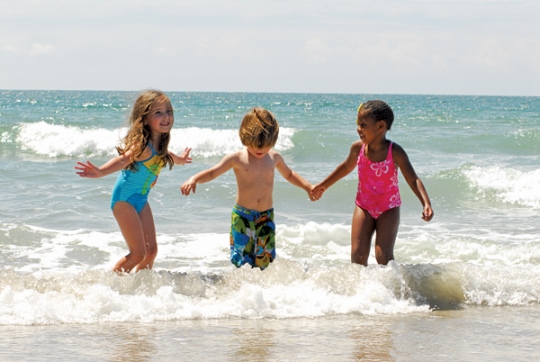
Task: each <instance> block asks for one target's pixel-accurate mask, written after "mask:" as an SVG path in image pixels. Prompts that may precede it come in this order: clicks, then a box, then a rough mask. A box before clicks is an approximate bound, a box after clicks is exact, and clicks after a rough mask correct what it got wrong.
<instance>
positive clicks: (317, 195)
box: [310, 185, 326, 201]
mask: <svg viewBox="0 0 540 362" xmlns="http://www.w3.org/2000/svg"><path fill="white" fill-rule="evenodd" d="M325 191H326V187H323V186H321V185H315V186H313V189H311V197H310V199H311V201H318V200H320V199H321V197H322V195H323V193H324V192H325Z"/></svg>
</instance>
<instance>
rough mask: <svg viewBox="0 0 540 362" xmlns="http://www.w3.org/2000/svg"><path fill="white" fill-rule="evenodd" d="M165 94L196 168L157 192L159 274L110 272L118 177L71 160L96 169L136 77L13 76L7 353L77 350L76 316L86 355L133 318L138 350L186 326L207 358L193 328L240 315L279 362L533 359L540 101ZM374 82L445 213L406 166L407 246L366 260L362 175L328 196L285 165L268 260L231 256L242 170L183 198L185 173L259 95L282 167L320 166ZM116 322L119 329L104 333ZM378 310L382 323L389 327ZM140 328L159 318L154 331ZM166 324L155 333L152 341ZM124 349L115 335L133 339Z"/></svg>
mask: <svg viewBox="0 0 540 362" xmlns="http://www.w3.org/2000/svg"><path fill="white" fill-rule="evenodd" d="M168 95H169V96H170V98H171V100H172V103H173V106H174V108H175V125H174V129H173V132H172V141H171V144H170V148H171V150H173V151H177V152H179V151H181V150H183V149H184V147H188V146H189V147H192V148H193V151H192V157H193V164H191V165H186V166H183V167H178V166H177V167H174V168H173V170H172V171H168V170H164V171H162V173H161V175H160V178H159V181H158V183H157V185H156V187H155V188H154V189H153V190H152V192H151V195H150V204H151V206H152V209H153V213H154V219H155V223H156V228H157V233H158V244H159V254H158V257H157V259H156V263H155V265H154V267H155V268H154V270H153V271H151V272H147V271H145V272H141V273H138V274H131V275H128V276H118V275H116V274H114V273H111V272H110V269H111V268H112V266H113V265H114V263H115V262H116V261H117V260H118V259H119V258H120V256H122V255H124V254H125V253H126V246H125V242H124V241H123V238H122V236H121V234H120V232H119V230H118V227H117V225H116V222H115V220H114V219H113V217H112V214H111V212H110V208H109V202H110V194H111V189H112V186H113V184H114V181H115V177H116V175H111V176H108V177H105V178H103V179H97V180H91V179H82V178H79V177H78V176H77V175H76V174H75V172H74V171H75V170H74V169H73V167H74V165H75V162H76V161H78V160H86V159H89V160H91V161H92V162H93V163H95V164H98V165H99V164H102V163H104V162H106V161H107V160H108V159H110V158H111V157H112V156H114V154H115V150H114V146H115V145H116V144H117V142H118V140H119V139H120V138H121V136H122V135H123V133H124V132H125V127H124V125H125V121H126V119H127V116H128V114H129V110H130V105H131V104H132V102H133V101H134V99H135V98H136V96H137V93H133V92H90V91H84V92H82V91H81V92H61V91H0V159H1V164H2V177H1V178H0V200H1V207H0V326H1V327H2V328H0V333H4V334H5V335H6V338H8V339H9V338H14V340H13V341H15V340H18V341H20V342H21V343H22V344H20V345H19V347H20V348H19V347H18V348H15V349H12V350H11V352H12V353H13V355H14V356H17V357H20V358H23V356H24V355H25V351H27V350H29V351H32V350H33V349H34V352H39V351H40V350H41V349H40V348H41V347H39V346H41V345H42V344H43V343H42V341H41V342H40V341H38V344H37V346H38V347H36V344H35V343H36V338H37V337H34V336H35V335H36V336H37V335H41V336H44V337H43V338H45V340H46V344H47V345H48V346H49V344H51V343H52V347H51V348H52V350H54V349H55V348H56V349H58V350H59V352H58V353H52V352H51V354H50V355H49V357H55V356H56V357H57V358H61V357H62V356H65V353H66V352H65V351H66V350H65V349H64V347H63V346H64V345H63V343H64V342H62V341H64V340H65V339H64V338H63V337H62V335H63V334H64V333H67V334H71V332H70V331H71V328H73V327H71V326H77V325H81V324H83V325H85V328H84V331H82V332H81V334H80V336H79V337H80V338H79V337H77V338H74V339H72V341H73V343H75V344H76V345H77V346H76V347H73V351H74V353H75V354H76V355H79V357H82V356H84V355H86V356H87V357H88V358H89V359H93V358H94V357H96V355H95V353H96V352H95V350H94V349H92V347H91V346H84V343H83V342H82V340H87V338H86V337H85V335H89V336H91V337H90V338H91V340H92V343H93V345H94V346H95V345H97V346H101V345H104V344H106V341H107V340H109V339H110V338H111V337H110V335H109V334H108V333H109V332H110V331H112V332H111V333H112V334H113V335H118V336H120V338H123V339H124V338H125V339H126V343H127V341H128V340H129V338H131V337H132V336H133V334H132V333H130V332H129V331H128V330H132V329H133V328H135V330H136V333H135V336H136V338H138V339H139V340H145V343H146V344H145V345H148V346H150V347H148V348H150V350H149V351H142V353H143V354H148V355H149V356H151V355H154V354H155V355H157V356H159V355H160V354H161V356H162V357H163V358H164V359H163V360H167V358H165V356H166V355H168V354H167V353H169V352H171V351H173V350H175V348H176V345H177V344H178V343H179V341H180V343H183V342H182V341H184V342H185V341H189V343H187V342H186V343H187V345H185V346H184V350H189V353H188V355H189V356H197V351H199V350H200V349H206V348H208V346H207V344H205V342H204V339H197V338H196V336H197V335H208V333H213V334H212V340H214V341H222V340H223V341H228V340H229V339H228V336H229V334H230V333H236V332H237V331H238V330H242V329H246V330H248V331H252V332H253V333H256V331H261V330H262V332H261V333H262V334H261V336H263V337H264V338H269V340H273V341H274V342H271V343H270V342H269V343H270V344H267V345H266V348H262V349H261V350H260V351H262V352H261V353H269V355H272V356H274V357H271V360H283V359H282V358H280V357H278V356H283V354H282V353H284V352H283V351H285V350H286V351H289V352H291V353H292V355H293V356H296V357H295V358H293V359H302V358H306V359H311V360H316V359H317V356H319V357H320V356H326V357H327V358H325V360H358V359H359V358H360V359H361V357H359V356H369V355H372V356H374V357H373V358H376V357H377V358H379V359H382V360H411V359H414V360H432V359H433V358H439V359H442V360H445V359H446V357H448V358H450V357H451V356H452V355H454V356H455V355H457V356H461V357H460V358H463V360H478V361H482V360H486V358H487V359H490V360H495V359H496V358H495V357H494V356H497V355H498V356H502V357H501V358H502V359H501V360H507V359H506V357H507V356H509V355H510V356H514V357H515V360H525V359H526V358H528V357H527V356H532V355H531V353H532V352H531V350H529V349H528V348H527V347H526V344H527V343H525V342H524V341H534V340H537V338H538V336H539V334H538V333H539V332H538V328H537V325H538V324H537V319H538V317H537V315H538V313H537V310H538V304H539V301H540V278H539V275H540V247H539V246H538V245H539V244H538V241H539V240H540V226H539V225H540V223H539V222H538V220H539V215H540V167H539V165H540V142H539V141H540V98H538V97H473V96H430V95H364V94H359V95H353V94H278V93H276V94H256V93H181V92H170V93H168ZM376 98H380V99H384V100H385V101H387V102H388V103H389V104H390V105H391V106H392V108H393V109H394V113H395V115H396V119H395V122H394V125H393V127H392V130H391V131H390V132H389V133H388V138H390V139H392V140H393V141H395V142H397V143H399V144H400V145H401V146H402V147H403V148H404V149H405V150H406V151H407V153H408V155H409V157H410V159H411V162H412V164H413V166H414V167H415V169H416V171H417V173H418V174H419V175H420V177H421V178H422V180H423V182H424V184H425V185H426V188H427V190H428V193H429V195H430V197H431V200H432V204H433V208H434V211H435V218H434V219H433V220H432V221H431V222H429V223H426V222H424V221H423V220H421V218H420V216H421V211H422V208H421V205H420V203H419V201H418V200H417V199H416V197H415V196H414V194H413V193H412V192H411V191H410V190H409V188H408V186H407V184H406V183H405V182H404V180H403V178H400V189H401V194H402V199H403V206H402V208H401V225H400V231H399V234H398V238H397V242H396V248H395V257H396V262H395V263H391V264H390V265H389V266H388V267H380V266H378V265H376V263H375V259H374V257H373V255H372V256H371V258H370V260H369V262H370V265H369V266H368V267H367V268H364V267H361V266H358V265H352V264H351V263H350V239H349V237H350V236H349V234H350V219H351V215H352V211H353V209H354V197H355V192H356V187H357V179H356V177H357V176H356V174H355V172H352V173H351V174H350V175H348V176H347V177H345V178H344V179H342V180H341V181H340V182H338V183H337V184H335V185H334V186H333V187H332V188H331V189H330V190H329V191H327V192H326V193H325V195H324V197H323V199H322V200H320V201H318V202H317V203H312V202H310V201H309V200H308V198H307V195H306V194H305V192H304V191H303V190H301V189H298V188H296V187H294V186H292V185H290V184H289V183H287V182H286V181H285V180H283V178H281V176H280V175H279V174H276V183H275V192H274V201H275V205H274V206H275V210H276V223H277V226H278V230H277V254H278V258H277V259H276V261H275V262H274V263H273V264H272V265H271V267H270V268H268V269H267V270H265V271H264V272H261V271H260V270H258V269H253V270H252V269H249V268H247V267H246V268H241V269H236V268H234V267H233V266H232V265H231V264H230V263H229V261H228V231H229V218H230V211H231V207H232V205H233V203H234V197H235V192H236V184H235V180H234V176H233V174H232V172H229V173H227V174H225V175H223V176H221V177H220V178H218V179H217V180H215V181H213V182H211V183H208V184H204V185H200V186H199V187H198V189H197V193H196V194H195V195H191V196H189V197H187V198H186V197H183V196H182V195H181V193H180V190H179V188H180V185H181V184H182V183H183V182H184V181H185V180H186V179H187V178H188V177H189V176H191V175H193V174H195V173H196V172H198V171H200V170H203V169H205V168H207V167H209V166H210V165H213V164H215V163H216V162H218V161H219V160H220V159H221V157H223V156H224V155H226V154H228V153H230V152H233V151H235V150H237V149H239V148H240V147H241V144H240V142H239V140H238V135H237V130H238V126H239V123H240V121H241V119H242V117H243V115H244V114H245V113H246V112H247V111H248V110H249V109H250V108H251V107H253V106H263V107H266V108H268V109H270V110H271V111H272V112H273V113H274V114H275V115H276V118H277V119H278V121H279V123H280V127H281V130H280V139H279V141H278V144H277V145H276V150H278V151H279V152H280V153H281V154H282V155H283V156H284V157H285V160H286V162H287V163H288V165H289V166H290V167H291V168H293V169H294V170H296V171H297V172H298V173H300V174H301V175H302V176H304V177H305V178H306V179H308V180H309V181H311V182H313V183H315V182H318V181H320V180H322V179H323V178H324V177H326V176H327V175H328V174H329V173H330V172H331V171H332V170H333V169H334V168H335V167H336V166H337V165H338V164H339V163H340V162H341V161H343V159H344V158H345V156H346V155H347V153H348V150H349V147H350V144H351V143H352V142H353V141H355V140H356V139H357V137H358V136H357V134H356V132H355V128H356V127H355V116H356V114H355V110H356V108H357V106H358V104H359V103H360V102H362V101H365V100H367V99H376ZM500 308H504V309H503V310H504V311H505V312H502V311H501V309H500ZM441 313H442V314H441ZM445 313H450V314H445ZM505 316H507V317H505ZM517 317H519V318H520V320H521V321H522V322H523V327H522V333H521V335H520V333H519V332H518V331H517V330H516V329H515V328H514V327H511V328H510V327H509V326H511V325H513V323H514V321H513V318H517ZM486 320H489V322H485V321H486ZM211 321H215V322H211ZM261 321H262V322H261ZM264 321H267V323H264ZM279 321H286V322H283V323H284V324H282V323H279ZM351 321H352V322H351ZM433 321H436V322H435V323H434V322H433ZM482 321H484V322H482ZM387 322H388V323H389V324H388V325H387ZM104 323H105V324H106V325H109V326H110V327H111V328H112V329H108V328H109V327H107V328H106V329H107V331H106V332H103V328H104V327H103V325H104ZM125 323H136V324H133V326H134V327H133V328H132V327H127V326H130V324H125ZM139 323H140V324H139ZM161 323H165V324H161ZM336 323H337V326H338V327H335V328H334V329H336V328H337V330H339V331H342V332H343V333H344V334H345V336H346V337H345V339H343V341H342V345H341V347H340V348H342V349H341V350H340V351H341V352H337V350H335V349H334V348H332V346H331V345H327V344H325V342H324V341H333V340H334V339H333V338H334V336H333V332H332V331H333V330H334V329H333V328H331V327H329V326H331V325H334V326H336ZM265 325H266V326H270V327H268V328H266V329H265V328H264V327H263V326H265ZM279 325H281V326H282V327H279ZM358 325H360V326H362V325H368V326H371V327H370V328H372V329H373V331H372V332H373V333H375V332H374V331H378V332H377V333H382V334H381V335H382V336H384V338H386V339H387V340H388V343H389V345H390V346H393V347H391V348H390V347H389V348H388V349H387V350H384V351H382V352H380V351H379V350H378V349H377V348H375V347H374V346H373V345H371V344H370V345H366V344H365V343H364V342H362V343H360V342H359V339H358V338H357V336H358V335H359V333H360V331H359V330H358V328H357V327H356V326H358ZM382 325H387V327H385V328H384V329H383V330H382V331H381V330H380V326H382ZM26 326H32V327H31V328H37V327H39V328H41V329H39V330H36V329H27V328H29V327H26ZM146 326H152V328H150V331H149V332H144V333H143V332H142V331H143V330H144V331H146V330H147V329H146ZM186 326H187V328H188V330H189V331H190V332H189V335H186V334H185V331H184V330H185V328H186ZM216 326H217V327H219V328H218V329H217V330H215V329H214V327H216ZM373 326H375V327H373ZM377 326H379V327H377ZM76 328H78V327H76ZM126 328H127V329H126ZM306 328H308V329H307V330H306ZM396 328H397V329H396ZM444 328H452V329H453V330H454V329H455V330H458V331H460V333H462V334H463V333H464V334H467V333H469V332H468V331H469V330H479V331H482V332H481V333H482V334H483V338H484V342H485V341H489V340H500V339H501V338H502V339H503V340H505V341H508V344H507V345H514V346H521V347H519V350H512V349H508V348H507V346H505V344H504V343H495V344H494V345H493V346H490V347H489V348H487V345H486V344H485V343H484V344H483V345H482V347H481V348H477V346H476V345H475V344H474V343H472V342H471V343H469V344H465V345H464V344H463V342H459V340H456V339H453V338H450V337H449V336H446V335H445V334H444V333H443V330H442V329H444ZM411 329H412V330H415V331H419V330H420V331H422V330H425V331H426V333H427V334H429V335H437V336H438V337H437V341H432V343H435V344H437V345H438V347H437V348H438V349H437V351H442V352H440V353H439V352H437V353H435V351H434V350H433V351H431V353H423V350H422V349H418V348H417V345H418V344H419V343H420V344H421V343H423V341H424V338H425V335H423V334H422V333H420V332H418V333H416V334H407V335H408V336H409V337H408V338H407V339H403V338H402V337H400V336H402V334H401V332H399V331H407V330H411ZM489 330H492V331H493V335H489ZM115 331H117V332H115ZM152 331H154V332H152ZM505 331H506V332H505ZM36 333H37V334H36ZM145 333H147V334H145ZM152 333H157V334H158V335H160V336H161V337H160V338H161V341H160V342H157V340H156V341H154V339H153V338H154V336H153V334H152ZM249 333H251V332H249ZM242 335H243V334H242ZM9 336H12V337H9ZM290 336H296V337H297V338H298V340H303V339H304V337H305V338H307V339H310V341H311V342H312V343H315V345H314V344H310V343H309V342H306V344H304V345H303V344H302V343H300V342H298V343H295V344H294V346H292V345H290V343H289V342H286V341H288V340H289V338H290ZM239 338H240V337H239ZM470 338H471V340H472V338H473V337H472V336H470ZM2 339H4V338H2ZM79 340H80V341H79ZM293 340H294V338H293ZM77 341H79V342H77ZM152 341H154V342H152ZM130 343H131V342H130ZM231 343H233V342H231ZM272 343H273V344H272ZM287 343H288V344H287ZM332 343H334V342H332ZM359 343H360V344H359ZM366 343H367V342H366ZM184 344H185V343H184ZM15 345H17V344H15ZM128 345H129V346H131V344H129V343H127V344H126V345H123V344H119V346H123V347H122V348H121V349H122V350H124V349H129V348H130V347H129V346H128ZM188 345H189V347H190V348H191V349H189V348H188V347H187V346H188ZM32 346H34V347H32ZM222 346H223V348H224V350H223V351H221V352H220V351H219V349H218V350H217V351H215V352H216V353H217V354H219V353H224V356H225V357H226V358H225V359H226V360H235V359H236V357H237V356H240V355H242V354H241V353H239V352H238V350H236V345H233V344H230V345H228V344H227V343H225V344H223V345H222ZM295 346H296V347H295ZM302 346H310V348H311V349H310V350H311V352H306V350H303V349H302V348H303V347H302ZM359 346H360V347H359ZM124 347H125V348H124ZM32 348H33V349H32ZM36 348H37V349H36ZM359 348H360V349H362V351H363V349H367V352H365V351H363V352H362V351H359ZM245 351H246V350H244V352H245ZM249 351H251V352H249ZM249 351H248V352H249V353H248V354H247V355H244V357H246V356H248V357H249V358H256V357H257V356H258V354H257V353H258V351H259V350H258V349H254V350H249ZM138 352H141V351H138V350H132V351H131V352H130V353H131V354H132V355H134V356H139V355H138ZM5 353H8V355H9V352H5ZM130 353H128V354H130ZM365 353H368V354H365ZM370 353H371V354H370ZM380 353H382V354H380ZM106 355H107V354H106V352H103V353H101V354H100V353H98V356H99V357H102V358H103V359H106V358H105V356H106ZM43 356H44V357H43V358H44V359H41V360H46V359H47V356H46V355H43ZM89 356H90V357H89ZM170 356H174V353H172V354H171V355H170ZM235 356H236V357H235ZM347 356H348V357H347ZM426 356H429V357H426ZM504 356H506V357H504ZM171 358H172V357H171ZM246 358H247V357H246ZM23 359H24V358H23ZM143 359H144V358H143ZM150 359H151V358H150V357H149V358H148V360H150ZM36 360H40V359H36ZM145 360H146V359H145ZM209 360H212V359H211V358H209ZM216 360H217V359H216Z"/></svg>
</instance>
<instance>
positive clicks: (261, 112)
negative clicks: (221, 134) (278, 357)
mask: <svg viewBox="0 0 540 362" xmlns="http://www.w3.org/2000/svg"><path fill="white" fill-rule="evenodd" d="M238 134H239V135H240V141H242V144H243V145H244V146H249V147H253V148H265V147H273V146H274V145H275V144H276V142H277V139H278V135H279V124H278V122H277V120H276V118H275V117H274V115H273V114H272V113H271V112H270V111H267V110H266V109H264V108H261V107H255V108H253V109H252V110H251V111H249V112H248V113H247V114H246V115H245V116H244V119H243V120H242V123H241V124H240V130H239V131H238Z"/></svg>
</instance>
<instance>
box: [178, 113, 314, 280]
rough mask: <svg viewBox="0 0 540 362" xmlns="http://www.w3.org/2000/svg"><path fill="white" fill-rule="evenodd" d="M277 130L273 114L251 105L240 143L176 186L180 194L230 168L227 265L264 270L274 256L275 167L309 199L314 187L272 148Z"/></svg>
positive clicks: (240, 132) (241, 128) (241, 131)
mask: <svg viewBox="0 0 540 362" xmlns="http://www.w3.org/2000/svg"><path fill="white" fill-rule="evenodd" d="M278 134H279V125H278V122H277V121H276V119H275V117H274V115H273V114H272V113H270V112H269V111H267V110H266V109H264V108H253V109H252V110H251V111H250V112H248V113H247V114H246V115H245V116H244V119H243V120H242V124H241V125H240V130H239V135H240V140H241V141H242V144H243V145H244V146H245V148H243V149H242V150H240V151H238V152H234V153H231V154H229V155H227V156H225V157H223V159H222V160H221V161H220V162H219V163H218V164H216V165H215V166H213V167H211V168H209V169H207V170H204V171H201V172H199V173H198V174H196V175H195V176H192V177H191V178H190V179H189V180H187V181H186V182H184V184H183V185H182V187H181V191H182V194H183V195H186V196H187V195H189V194H190V192H191V191H193V193H195V189H196V187H197V184H201V183H205V182H209V181H212V180H213V179H215V178H217V177H219V176H220V175H222V174H223V173H225V172H226V171H228V170H230V169H231V168H232V169H233V170H234V175H235V177H236V183H237V189H238V192H237V194H236V203H235V205H234V206H233V209H232V215H231V233H230V247H231V263H233V264H234V265H236V266H237V267H241V266H242V265H244V264H246V263H248V264H250V265H251V266H252V267H258V268H260V269H265V268H266V267H267V266H268V265H269V264H270V263H271V262H272V261H273V260H274V258H275V257H276V250H275V229H276V227H275V224H274V209H273V204H274V202H273V198H272V193H273V190H274V169H277V170H278V171H279V173H280V174H281V175H282V176H283V177H284V178H285V179H286V180H287V181H288V182H290V183H291V184H293V185H295V186H298V187H300V188H302V189H304V190H305V191H306V192H307V194H308V196H309V198H310V199H311V200H312V201H314V200H315V199H314V196H313V195H312V194H311V191H312V189H313V186H312V185H311V183H309V182H308V181H306V180H305V179H304V178H303V177H302V176H300V175H299V174H297V173H296V172H294V171H293V170H291V169H290V168H289V167H288V166H287V164H286V163H285V161H284V160H283V157H281V155H280V154H279V153H278V152H276V151H275V150H272V147H273V146H274V145H275V144H276V142H277V139H278Z"/></svg>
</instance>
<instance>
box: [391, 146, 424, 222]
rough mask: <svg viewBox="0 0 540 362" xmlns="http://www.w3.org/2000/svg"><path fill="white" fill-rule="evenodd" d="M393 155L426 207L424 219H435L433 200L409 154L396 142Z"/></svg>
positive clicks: (408, 182) (406, 179) (412, 188)
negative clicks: (415, 169) (430, 198)
mask: <svg viewBox="0 0 540 362" xmlns="http://www.w3.org/2000/svg"><path fill="white" fill-rule="evenodd" d="M392 156H393V157H394V161H395V162H396V164H397V165H398V167H399V169H400V170H401V173H402V174H403V177H404V178H405V181H407V184H409V187H410V188H411V190H412V191H413V192H414V194H415V195H416V197H418V199H419V200H420V202H421V203H422V206H423V207H424V210H423V211H422V219H424V220H425V221H429V220H431V219H433V215H434V213H433V209H432V208H431V201H430V200H429V196H428V194H427V191H426V188H425V187H424V184H423V182H422V180H420V177H418V175H417V174H416V172H415V171H414V168H413V166H412V165H411V161H410V160H409V156H407V153H406V152H405V150H404V149H403V148H401V146H400V145H398V144H395V143H394V145H393V147H392Z"/></svg>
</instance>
